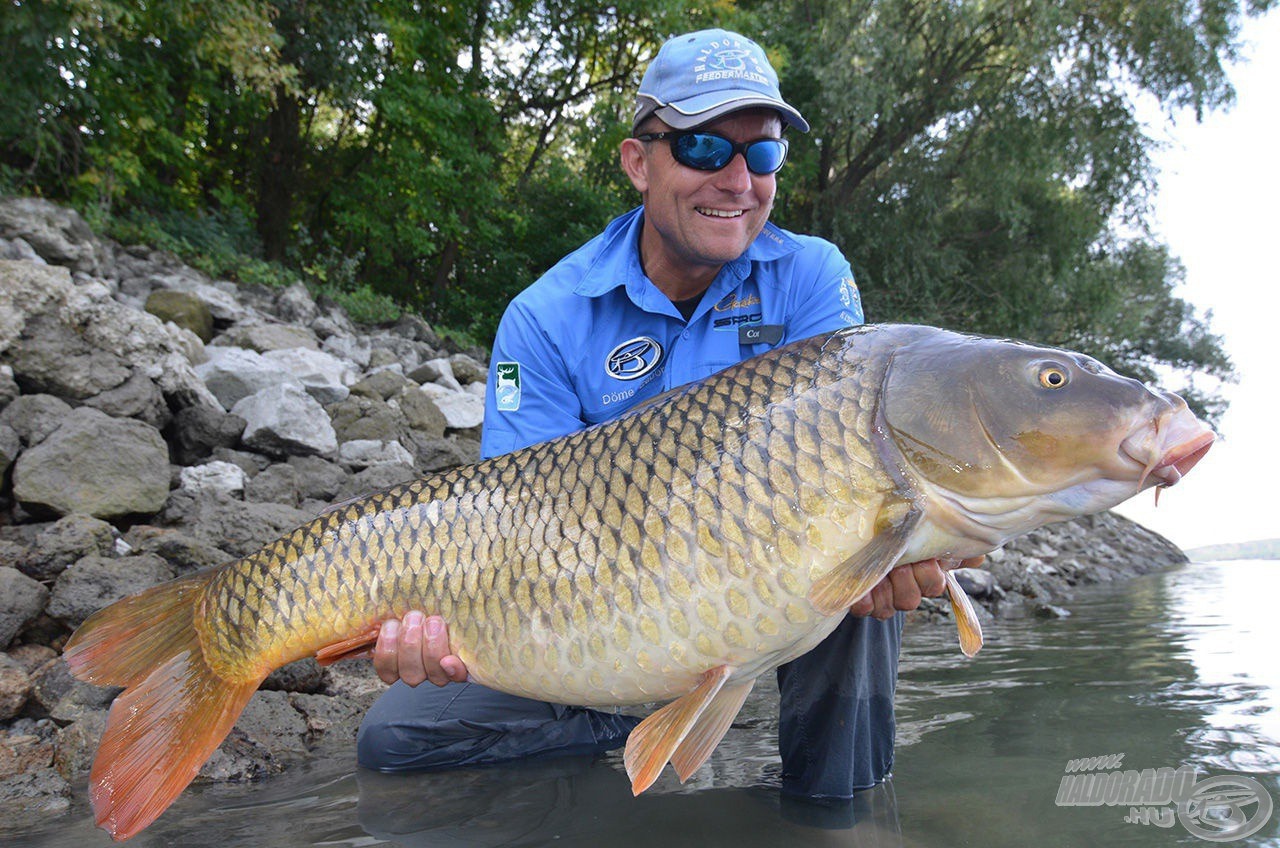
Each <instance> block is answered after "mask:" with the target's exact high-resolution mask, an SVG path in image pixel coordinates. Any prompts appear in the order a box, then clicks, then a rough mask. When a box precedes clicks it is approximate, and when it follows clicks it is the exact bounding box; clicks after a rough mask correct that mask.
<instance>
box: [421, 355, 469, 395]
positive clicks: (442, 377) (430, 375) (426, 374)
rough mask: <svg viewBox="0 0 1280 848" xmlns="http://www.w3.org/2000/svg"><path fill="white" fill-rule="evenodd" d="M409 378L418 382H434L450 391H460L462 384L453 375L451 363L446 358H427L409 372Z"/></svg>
mask: <svg viewBox="0 0 1280 848" xmlns="http://www.w3.org/2000/svg"><path fill="white" fill-rule="evenodd" d="M409 378H410V379H412V380H414V381H415V382H418V383H434V384H436V385H437V386H443V387H444V388H446V389H449V390H450V391H455V392H460V391H462V384H461V383H459V382H458V380H457V378H456V377H454V375H453V365H452V364H451V363H450V362H449V360H447V359H429V360H427V361H426V362H424V363H422V364H421V365H419V366H418V367H417V368H415V369H413V370H412V371H410V372H409Z"/></svg>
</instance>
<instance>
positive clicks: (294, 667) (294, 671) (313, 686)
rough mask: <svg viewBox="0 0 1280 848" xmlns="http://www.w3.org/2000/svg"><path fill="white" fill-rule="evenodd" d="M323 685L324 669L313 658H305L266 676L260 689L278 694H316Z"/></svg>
mask: <svg viewBox="0 0 1280 848" xmlns="http://www.w3.org/2000/svg"><path fill="white" fill-rule="evenodd" d="M323 683H324V669H322V668H321V667H320V664H319V663H317V662H316V660H315V658H314V657H306V658H304V659H300V660H297V661H296V662H291V663H288V664H287V665H283V666H281V667H280V668H277V669H276V670H275V671H273V672H271V673H270V674H268V675H267V679H266V680H264V681H262V686H261V687H260V688H262V689H271V690H275V691H280V692H318V691H319V690H320V687H321V685H322V684H323Z"/></svg>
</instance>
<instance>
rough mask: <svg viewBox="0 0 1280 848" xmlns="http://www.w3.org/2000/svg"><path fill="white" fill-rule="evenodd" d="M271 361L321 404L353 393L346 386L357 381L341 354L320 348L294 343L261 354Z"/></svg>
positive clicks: (271, 363) (333, 401) (267, 360)
mask: <svg viewBox="0 0 1280 848" xmlns="http://www.w3.org/2000/svg"><path fill="white" fill-rule="evenodd" d="M262 359H263V361H264V362H266V363H267V364H269V365H272V366H274V367H276V368H279V369H280V370H282V371H285V372H286V373H288V374H292V375H293V376H294V377H295V378H296V379H297V380H298V382H300V383H301V384H302V387H303V388H304V389H306V390H307V394H309V395H311V396H312V397H313V398H315V399H316V400H317V401H319V402H320V403H321V404H330V403H337V402H338V401H340V400H342V399H343V398H345V397H346V396H347V395H349V394H350V393H351V390H350V389H349V388H347V387H348V386H349V385H351V384H352V383H354V382H355V381H356V373H355V370H354V369H353V368H351V367H350V366H349V365H347V364H346V363H345V362H344V361H343V360H341V359H339V358H338V357H336V356H334V355H332V354H329V353H325V352H323V351H319V350H309V349H307V348H301V347H292V348H286V349H284V350H269V351H267V352H266V353H264V354H263V355H262Z"/></svg>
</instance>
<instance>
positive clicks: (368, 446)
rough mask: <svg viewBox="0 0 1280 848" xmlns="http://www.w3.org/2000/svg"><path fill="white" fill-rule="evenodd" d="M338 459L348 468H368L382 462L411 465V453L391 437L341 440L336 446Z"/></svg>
mask: <svg viewBox="0 0 1280 848" xmlns="http://www.w3.org/2000/svg"><path fill="white" fill-rule="evenodd" d="M338 461H339V462H341V463H342V464H344V465H346V466H348V467H350V468H368V467H369V466H371V465H377V464H379V463H382V462H395V463H399V464H401V465H409V466H411V465H413V455H412V454H410V453H409V452H408V451H407V450H405V449H404V446H403V445H401V444H400V443H399V442H397V441H395V440H394V439H392V440H391V441H387V442H383V441H378V440H375V439H356V440H355V441H351V442H343V443H342V444H341V445H340V446H339V447H338Z"/></svg>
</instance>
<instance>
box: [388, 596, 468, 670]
mask: <svg viewBox="0 0 1280 848" xmlns="http://www.w3.org/2000/svg"><path fill="white" fill-rule="evenodd" d="M373 668H374V670H375V671H377V672H378V677H379V678H380V679H381V680H382V681H383V682H384V683H395V682H396V681H397V680H403V681H404V682H405V683H408V684H409V685H410V686H417V685H418V684H419V683H421V682H423V681H424V680H430V681H431V682H432V683H434V684H435V685H436V686H444V685H445V684H446V683H461V682H463V681H464V680H466V679H467V666H466V664H465V663H463V661H462V660H461V659H460V658H458V657H457V656H455V655H454V654H451V653H449V628H448V625H446V624H445V623H444V619H443V618H441V617H440V616H438V615H433V616H430V617H428V616H426V615H424V614H423V613H421V612H419V611H418V610H412V611H410V612H407V613H405V616H404V619H403V620H402V621H397V620H396V619H394V618H392V619H388V620H387V621H384V622H382V632H381V633H379V634H378V644H377V645H375V646H374V648H373Z"/></svg>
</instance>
